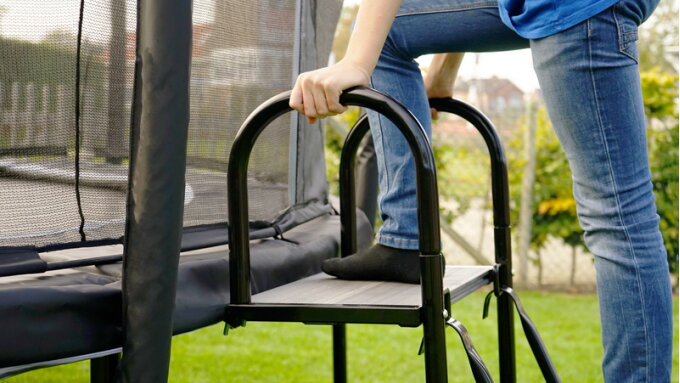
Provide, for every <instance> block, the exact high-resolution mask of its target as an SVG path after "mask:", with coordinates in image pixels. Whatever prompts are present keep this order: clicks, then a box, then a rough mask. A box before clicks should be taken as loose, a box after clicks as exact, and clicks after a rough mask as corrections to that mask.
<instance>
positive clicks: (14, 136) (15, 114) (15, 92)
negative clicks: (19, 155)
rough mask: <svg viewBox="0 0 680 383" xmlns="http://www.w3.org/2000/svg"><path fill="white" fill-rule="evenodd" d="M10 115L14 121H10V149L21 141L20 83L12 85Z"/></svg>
mask: <svg viewBox="0 0 680 383" xmlns="http://www.w3.org/2000/svg"><path fill="white" fill-rule="evenodd" d="M10 103H11V104H10V105H11V106H10V111H11V112H10V113H11V115H12V117H11V118H12V119H11V121H10V126H9V130H10V140H9V145H10V147H12V148H14V147H16V145H17V140H18V139H19V124H20V123H21V117H20V114H19V113H20V111H19V83H17V82H14V83H12V91H11V95H10Z"/></svg>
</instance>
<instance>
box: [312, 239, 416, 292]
mask: <svg viewBox="0 0 680 383" xmlns="http://www.w3.org/2000/svg"><path fill="white" fill-rule="evenodd" d="M321 270H323V271H324V272H325V273H326V274H329V275H332V276H335V277H338V278H340V279H358V280H369V281H395V282H405V283H420V251H418V250H405V249H397V248H394V247H387V246H383V245H381V244H376V245H374V246H372V247H369V248H368V249H365V250H363V251H360V252H358V253H356V254H353V255H350V256H348V257H344V258H331V259H327V260H325V261H324V262H323V264H322V265H321Z"/></svg>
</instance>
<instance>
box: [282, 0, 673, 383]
mask: <svg viewBox="0 0 680 383" xmlns="http://www.w3.org/2000/svg"><path fill="white" fill-rule="evenodd" d="M657 1H658V0H568V1H567V0H404V1H403V3H402V2H401V1H398V0H364V1H363V2H362V4H361V6H360V8H359V12H358V14H357V19H356V22H355V27H354V30H353V33H352V36H351V37H350V42H349V46H348V50H347V53H346V56H345V57H344V58H343V59H342V60H340V61H339V62H337V63H336V64H334V65H331V66H329V67H327V68H322V69H318V70H316V71H311V72H307V73H303V74H301V75H300V76H299V77H298V79H297V81H296V82H295V86H294V88H293V91H292V93H291V98H290V106H291V107H292V108H293V109H295V110H297V111H299V112H300V113H303V114H304V115H306V116H307V117H308V119H309V120H310V122H313V121H315V120H316V119H317V118H321V117H326V116H329V115H333V114H337V113H341V112H343V111H344V110H345V107H344V106H343V105H341V104H340V103H339V95H340V94H341V92H342V91H343V90H344V89H347V88H350V87H353V86H359V85H362V86H371V87H373V88H375V89H377V90H379V91H382V92H384V93H387V94H389V95H391V96H393V97H394V98H396V99H397V100H399V101H401V102H402V103H403V104H404V105H405V106H406V107H407V108H409V109H410V110H411V111H412V112H413V113H414V114H415V116H416V117H417V118H418V119H419V121H421V122H422V123H423V125H424V127H425V128H426V130H427V131H428V132H429V131H430V130H431V120H430V110H429V107H428V102H427V97H428V94H429V95H430V96H450V82H451V80H452V78H454V77H455V76H454V75H453V74H452V73H454V72H455V70H456V68H457V65H458V64H459V63H460V59H461V57H462V53H461V52H470V51H474V52H483V51H498V50H509V49H519V48H525V47H529V48H531V53H532V57H533V62H534V70H535V72H536V74H537V77H538V80H539V85H540V87H541V90H542V94H543V96H544V99H545V103H546V106H547V109H548V114H549V116H550V119H551V121H552V124H553V126H554V129H555V131H556V133H557V135H558V138H559V139H560V142H561V144H562V147H563V149H564V150H565V152H566V154H567V158H568V160H569V164H570V167H571V170H572V178H573V194H574V198H575V200H576V203H577V212H578V217H579V222H580V224H581V226H582V227H583V229H584V232H585V235H584V239H585V242H586V245H587V246H588V248H589V250H590V251H591V252H592V253H593V255H594V258H595V268H596V278H597V289H598V297H599V304H600V317H601V324H602V338H603V339H602V341H603V345H604V359H603V362H602V367H603V373H604V378H605V381H607V382H616V383H626V382H631V383H632V382H650V383H651V382H654V383H659V382H661V383H663V382H668V381H670V374H671V358H672V356H671V355H672V339H673V322H672V301H671V286H670V277H669V273H668V264H667V260H666V252H665V249H664V246H663V240H662V237H661V234H660V231H659V216H658V215H657V213H656V206H655V202H654V194H653V191H652V183H651V172H650V170H649V164H648V160H647V148H646V137H645V116H644V109H643V102H642V96H641V89H640V79H639V70H638V63H637V61H638V58H637V45H636V40H637V28H638V26H639V25H640V24H641V23H642V22H643V21H644V20H645V19H646V18H647V17H648V16H649V15H650V14H651V12H652V11H653V10H654V8H655V7H656V4H657ZM447 52H448V53H447ZM450 52H454V53H450ZM456 52H458V53H456ZM430 53H436V54H439V55H438V56H436V59H435V62H434V64H435V65H434V68H431V69H430V72H432V73H431V74H428V78H427V79H426V80H427V81H425V82H424V81H423V78H422V76H421V74H420V71H419V68H418V65H417V63H416V62H415V61H414V58H416V57H418V56H420V55H423V54H430ZM447 73H448V74H447ZM369 121H370V125H371V132H372V134H373V139H374V142H375V149H376V153H377V159H378V168H379V183H380V189H381V191H380V196H379V208H380V211H381V215H382V218H383V220H384V224H383V226H382V228H381V229H380V232H379V233H378V234H377V238H376V239H377V244H376V245H374V246H373V247H371V248H369V249H368V250H366V251H363V252H359V253H357V254H354V255H352V256H349V257H346V258H341V259H340V258H338V259H332V260H327V261H326V262H325V263H324V264H323V270H324V271H325V272H327V273H329V274H331V275H335V276H337V277H340V278H346V279H379V280H396V281H401V282H411V283H417V282H418V277H419V270H418V259H417V258H418V251H417V249H418V232H417V220H416V215H417V210H416V209H417V207H416V202H415V201H416V200H415V185H414V180H415V173H414V166H413V162H412V159H411V156H410V151H409V149H408V146H407V144H406V142H405V140H404V139H403V137H401V134H400V133H399V132H398V131H397V130H396V128H394V127H393V126H392V124H391V123H390V122H389V121H388V120H387V119H386V118H384V117H382V116H379V115H377V114H376V113H370V112H369Z"/></svg>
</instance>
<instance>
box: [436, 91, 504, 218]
mask: <svg viewBox="0 0 680 383" xmlns="http://www.w3.org/2000/svg"><path fill="white" fill-rule="evenodd" d="M430 106H431V107H433V108H434V109H436V110H438V111H440V112H446V113H452V114H455V115H457V116H460V117H462V118H463V119H464V120H466V121H467V122H469V123H470V124H472V125H473V126H474V127H475V128H476V129H477V131H479V133H480V134H481V135H482V137H483V138H484V142H485V143H486V147H487V149H488V150H489V156H490V157H491V181H492V186H491V189H492V196H493V218H494V226H496V227H505V226H510V209H508V206H509V202H508V201H509V192H508V171H507V170H508V166H507V160H506V159H505V150H504V149H503V144H502V142H501V139H500V137H499V136H498V133H497V132H496V129H495V128H494V127H493V124H492V123H491V121H489V119H488V118H486V116H485V115H484V114H483V113H482V112H480V111H479V110H477V109H476V108H475V107H473V106H471V105H469V104H466V103H464V102H462V101H459V100H455V99H452V98H433V99H430Z"/></svg>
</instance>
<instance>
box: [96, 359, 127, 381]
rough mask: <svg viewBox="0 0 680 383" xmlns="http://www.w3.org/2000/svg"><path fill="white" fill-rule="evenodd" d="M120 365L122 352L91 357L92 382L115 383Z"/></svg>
mask: <svg viewBox="0 0 680 383" xmlns="http://www.w3.org/2000/svg"><path fill="white" fill-rule="evenodd" d="M119 365H120V354H113V355H107V356H102V357H101V358H95V359H90V382H91V383H113V382H115V381H116V373H117V371H118V366H119Z"/></svg>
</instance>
